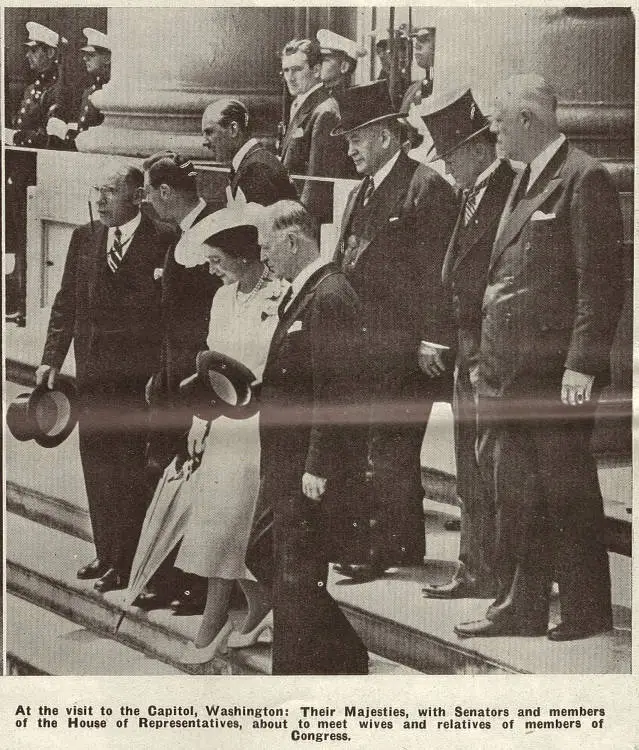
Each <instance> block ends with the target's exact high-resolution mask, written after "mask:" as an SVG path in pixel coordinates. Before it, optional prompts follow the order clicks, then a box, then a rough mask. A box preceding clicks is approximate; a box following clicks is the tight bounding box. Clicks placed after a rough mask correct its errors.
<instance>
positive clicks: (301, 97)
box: [288, 81, 324, 122]
mask: <svg viewBox="0 0 639 750" xmlns="http://www.w3.org/2000/svg"><path fill="white" fill-rule="evenodd" d="M323 85H324V84H323V83H322V82H321V81H320V82H319V83H316V84H315V86H313V88H312V89H309V90H308V91H307V92H306V93H304V94H298V95H297V96H296V97H295V99H293V103H292V104H291V114H290V117H289V120H288V121H289V122H290V121H291V120H292V119H293V118H294V117H295V115H296V114H297V111H298V110H299V108H300V107H301V106H302V104H304V102H305V101H306V100H307V99H308V97H309V96H310V95H311V94H312V93H313V91H317V89H321V88H322V86H323Z"/></svg>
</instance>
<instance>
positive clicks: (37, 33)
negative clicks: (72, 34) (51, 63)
mask: <svg viewBox="0 0 639 750" xmlns="http://www.w3.org/2000/svg"><path fill="white" fill-rule="evenodd" d="M26 27H27V31H28V32H29V38H28V39H27V41H26V42H25V43H24V44H25V45H26V46H27V47H35V46H36V44H46V46H47V47H53V48H56V47H57V46H58V44H59V42H60V35H59V34H58V33H57V31H53V29H50V28H48V27H47V26H43V25H42V24H41V23H36V22H35V21H27V23H26ZM62 41H63V42H64V43H65V44H66V41H67V40H66V39H65V38H64V37H63V38H62Z"/></svg>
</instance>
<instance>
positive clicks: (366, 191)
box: [362, 175, 375, 206]
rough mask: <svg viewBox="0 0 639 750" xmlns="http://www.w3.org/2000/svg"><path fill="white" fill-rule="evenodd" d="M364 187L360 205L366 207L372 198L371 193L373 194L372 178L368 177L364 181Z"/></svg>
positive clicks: (373, 184)
mask: <svg viewBox="0 0 639 750" xmlns="http://www.w3.org/2000/svg"><path fill="white" fill-rule="evenodd" d="M364 182H365V183H366V184H365V187H364V192H363V196H364V200H363V201H362V205H363V206H366V205H367V204H368V201H369V200H370V199H371V198H372V196H373V193H374V192H375V183H374V182H373V178H372V177H371V176H370V175H369V176H368V177H366V178H365V179H364Z"/></svg>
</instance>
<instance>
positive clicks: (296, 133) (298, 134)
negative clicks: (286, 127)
mask: <svg viewBox="0 0 639 750" xmlns="http://www.w3.org/2000/svg"><path fill="white" fill-rule="evenodd" d="M303 137H304V131H303V130H302V128H295V130H294V131H293V132H292V133H291V138H303Z"/></svg>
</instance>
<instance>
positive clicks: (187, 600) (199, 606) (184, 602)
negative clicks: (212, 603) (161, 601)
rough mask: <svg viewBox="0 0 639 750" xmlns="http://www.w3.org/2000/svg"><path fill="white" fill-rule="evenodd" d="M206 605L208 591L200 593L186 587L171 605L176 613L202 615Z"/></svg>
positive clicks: (180, 614)
mask: <svg viewBox="0 0 639 750" xmlns="http://www.w3.org/2000/svg"><path fill="white" fill-rule="evenodd" d="M205 605H206V592H204V593H200V592H196V591H192V590H191V589H186V590H185V591H182V592H181V593H180V594H178V596H176V598H175V599H174V600H173V601H172V602H171V604H170V605H169V606H170V608H171V609H172V610H173V614H174V615H178V616H183V615H184V616H185V615H201V614H202V612H204V607H205Z"/></svg>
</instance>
